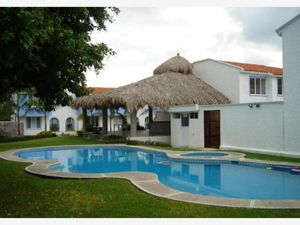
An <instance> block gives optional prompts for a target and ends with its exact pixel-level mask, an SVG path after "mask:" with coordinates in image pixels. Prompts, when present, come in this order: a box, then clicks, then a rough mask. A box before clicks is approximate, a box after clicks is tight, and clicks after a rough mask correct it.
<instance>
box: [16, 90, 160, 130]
mask: <svg viewBox="0 0 300 225" xmlns="http://www.w3.org/2000/svg"><path fill="white" fill-rule="evenodd" d="M91 89H92V90H93V93H102V92H105V91H109V90H111V89H112V88H104V87H91ZM18 95H19V96H18V98H19V105H20V106H21V107H20V111H19V114H20V119H21V121H20V122H21V123H22V124H23V127H24V129H23V133H22V134H23V135H37V134H38V133H40V132H42V131H44V130H45V123H46V129H47V130H48V131H49V130H51V128H53V126H55V127H56V129H55V130H56V131H55V133H56V134H63V133H64V134H70V135H76V134H77V131H79V130H82V123H83V122H82V109H81V108H79V109H74V108H72V107H69V106H57V107H56V108H55V110H53V111H51V112H46V116H45V114H44V113H43V112H41V111H39V110H36V109H34V107H31V108H30V109H27V106H26V102H27V101H29V98H31V96H30V95H29V94H28V93H26V92H23V93H18ZM156 112H157V110H154V114H153V116H154V117H155V116H156ZM87 115H88V120H89V122H90V124H91V125H92V126H93V127H95V128H99V127H103V120H102V112H101V110H95V109H93V110H88V111H87ZM137 116H138V120H139V125H140V126H142V127H146V124H147V117H148V113H147V107H145V108H143V109H139V110H138V114H137ZM107 120H108V121H107V123H108V131H109V132H116V131H120V130H122V125H123V123H124V120H125V121H126V122H127V123H128V124H130V116H129V114H128V113H127V112H126V110H125V109H123V108H119V109H117V110H110V109H108V118H107ZM12 121H17V118H16V116H12Z"/></svg>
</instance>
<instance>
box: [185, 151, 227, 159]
mask: <svg viewBox="0 0 300 225" xmlns="http://www.w3.org/2000/svg"><path fill="white" fill-rule="evenodd" d="M226 155H227V154H226V153H221V152H193V153H185V154H182V156H200V157H204V158H214V157H222V156H226Z"/></svg>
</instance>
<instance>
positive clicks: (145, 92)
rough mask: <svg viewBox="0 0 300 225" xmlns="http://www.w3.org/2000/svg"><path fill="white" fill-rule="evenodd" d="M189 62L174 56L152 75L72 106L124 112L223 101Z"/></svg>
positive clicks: (86, 98)
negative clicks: (118, 109)
mask: <svg viewBox="0 0 300 225" xmlns="http://www.w3.org/2000/svg"><path fill="white" fill-rule="evenodd" d="M192 70H193V65H192V64H191V63H190V62H189V61H188V60H186V59H185V58H183V57H181V56H179V55H177V56H175V57H172V58H170V59H169V60H167V61H166V62H164V63H162V64H161V65H160V66H158V67H157V68H156V69H155V70H154V72H153V74H154V75H153V76H151V77H148V78H145V79H143V80H140V81H138V82H135V83H131V84H128V85H125V86H121V87H119V88H115V89H112V90H110V91H107V92H103V93H100V94H92V95H89V96H84V97H80V98H77V99H76V100H74V101H73V102H72V104H71V105H72V106H73V107H75V108H78V107H84V108H101V107H108V108H115V107H120V106H122V107H126V108H127V110H128V111H130V112H131V111H133V110H137V109H139V108H142V107H144V106H145V105H148V106H149V107H160V108H163V109H166V108H168V107H170V106H174V105H187V104H200V105H210V104H227V103H230V100H229V99H228V98H227V97H226V96H224V95H223V94H222V93H221V92H219V91H218V90H216V89H214V88H213V87H212V86H210V85H209V84H207V83H205V82H204V81H202V80H201V79H200V78H198V77H197V76H195V75H194V74H193V73H192Z"/></svg>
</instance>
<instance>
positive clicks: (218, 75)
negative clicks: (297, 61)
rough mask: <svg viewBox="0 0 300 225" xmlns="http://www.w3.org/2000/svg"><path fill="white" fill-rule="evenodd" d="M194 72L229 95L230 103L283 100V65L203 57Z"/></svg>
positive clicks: (194, 64) (195, 64)
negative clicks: (281, 66)
mask: <svg viewBox="0 0 300 225" xmlns="http://www.w3.org/2000/svg"><path fill="white" fill-rule="evenodd" d="M193 66H194V70H193V72H194V74H195V75H196V76H198V77H199V78H200V79H202V80H203V81H205V82H206V83H208V84H210V85H211V86H212V87H214V88H216V89H217V90H219V91H221V92H222V93H223V94H224V95H225V96H227V97H228V98H229V99H230V100H231V103H234V104H235V103H247V102H269V101H282V100H283V76H282V74H283V73H282V68H278V67H270V66H265V65H257V64H249V63H239V62H229V61H219V60H214V59H204V60H200V61H197V62H194V63H193Z"/></svg>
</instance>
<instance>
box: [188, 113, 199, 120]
mask: <svg viewBox="0 0 300 225" xmlns="http://www.w3.org/2000/svg"><path fill="white" fill-rule="evenodd" d="M190 118H191V119H198V113H190Z"/></svg>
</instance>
